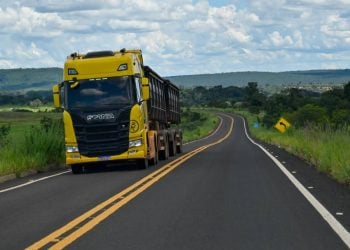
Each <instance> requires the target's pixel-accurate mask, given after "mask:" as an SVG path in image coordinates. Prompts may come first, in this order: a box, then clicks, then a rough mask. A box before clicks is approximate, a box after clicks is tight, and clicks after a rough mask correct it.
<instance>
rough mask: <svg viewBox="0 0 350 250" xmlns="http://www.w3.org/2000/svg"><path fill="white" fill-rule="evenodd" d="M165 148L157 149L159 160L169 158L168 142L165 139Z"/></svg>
mask: <svg viewBox="0 0 350 250" xmlns="http://www.w3.org/2000/svg"><path fill="white" fill-rule="evenodd" d="M164 147H165V149H164V150H161V151H159V159H160V160H167V159H168V158H169V143H168V140H166V142H165V144H164Z"/></svg>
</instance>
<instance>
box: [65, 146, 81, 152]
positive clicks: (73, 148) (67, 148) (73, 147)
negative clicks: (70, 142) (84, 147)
mask: <svg viewBox="0 0 350 250" xmlns="http://www.w3.org/2000/svg"><path fill="white" fill-rule="evenodd" d="M66 151H67V153H77V152H79V148H78V147H77V146H66Z"/></svg>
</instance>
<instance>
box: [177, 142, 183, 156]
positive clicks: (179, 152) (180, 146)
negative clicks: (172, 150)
mask: <svg viewBox="0 0 350 250" xmlns="http://www.w3.org/2000/svg"><path fill="white" fill-rule="evenodd" d="M182 152H183V150H182V140H181V141H180V145H176V153H178V154H181V153H182Z"/></svg>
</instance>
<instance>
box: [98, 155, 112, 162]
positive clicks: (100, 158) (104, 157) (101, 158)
mask: <svg viewBox="0 0 350 250" xmlns="http://www.w3.org/2000/svg"><path fill="white" fill-rule="evenodd" d="M98 159H99V160H100V161H109V160H110V159H111V157H110V156H99V157H98Z"/></svg>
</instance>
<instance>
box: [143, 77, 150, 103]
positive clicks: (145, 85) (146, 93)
mask: <svg viewBox="0 0 350 250" xmlns="http://www.w3.org/2000/svg"><path fill="white" fill-rule="evenodd" d="M141 84H142V95H143V96H142V98H143V100H144V101H148V100H149V80H148V78H147V77H142V78H141Z"/></svg>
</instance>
